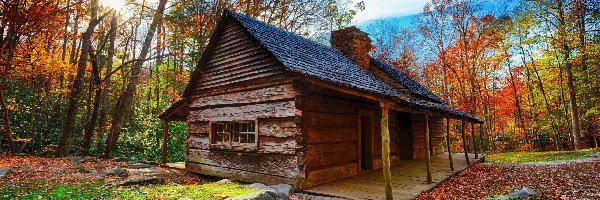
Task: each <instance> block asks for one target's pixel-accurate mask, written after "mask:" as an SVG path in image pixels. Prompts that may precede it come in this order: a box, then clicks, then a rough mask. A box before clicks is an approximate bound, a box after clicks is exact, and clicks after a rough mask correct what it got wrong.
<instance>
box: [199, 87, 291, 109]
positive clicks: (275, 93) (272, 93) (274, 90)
mask: <svg viewBox="0 0 600 200" xmlns="http://www.w3.org/2000/svg"><path fill="white" fill-rule="evenodd" d="M298 94H299V92H298V91H297V90H295V89H294V87H293V86H292V84H284V85H277V86H273V87H267V88H260V89H255V90H249V91H241V92H234V93H229V94H221V95H215V96H207V97H200V98H197V99H194V100H193V101H192V103H191V104H190V108H194V107H206V106H218V105H232V104H234V105H235V104H250V103H260V102H265V101H275V100H283V99H293V98H295V96H296V95H298Z"/></svg>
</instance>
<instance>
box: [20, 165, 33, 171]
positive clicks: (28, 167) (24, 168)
mask: <svg viewBox="0 0 600 200" xmlns="http://www.w3.org/2000/svg"><path fill="white" fill-rule="evenodd" d="M16 170H17V171H22V172H30V171H33V168H31V167H30V166H18V167H17V168H16Z"/></svg>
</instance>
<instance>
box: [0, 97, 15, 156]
mask: <svg viewBox="0 0 600 200" xmlns="http://www.w3.org/2000/svg"><path fill="white" fill-rule="evenodd" d="M3 87H4V86H2V87H0V104H1V106H2V121H3V122H4V125H3V127H4V128H3V130H2V133H3V134H4V138H5V139H6V141H7V142H8V149H9V151H10V152H15V142H14V141H13V138H12V130H11V127H10V118H9V117H8V108H7V107H6V102H5V101H4V89H3Z"/></svg>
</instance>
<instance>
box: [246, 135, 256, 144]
mask: <svg viewBox="0 0 600 200" xmlns="http://www.w3.org/2000/svg"><path fill="white" fill-rule="evenodd" d="M255 136H256V133H254V134H248V143H255V139H256V138H255Z"/></svg>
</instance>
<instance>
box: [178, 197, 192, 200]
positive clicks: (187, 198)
mask: <svg viewBox="0 0 600 200" xmlns="http://www.w3.org/2000/svg"><path fill="white" fill-rule="evenodd" d="M178 200H192V199H191V198H189V197H181V198H179V199H178Z"/></svg>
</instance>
